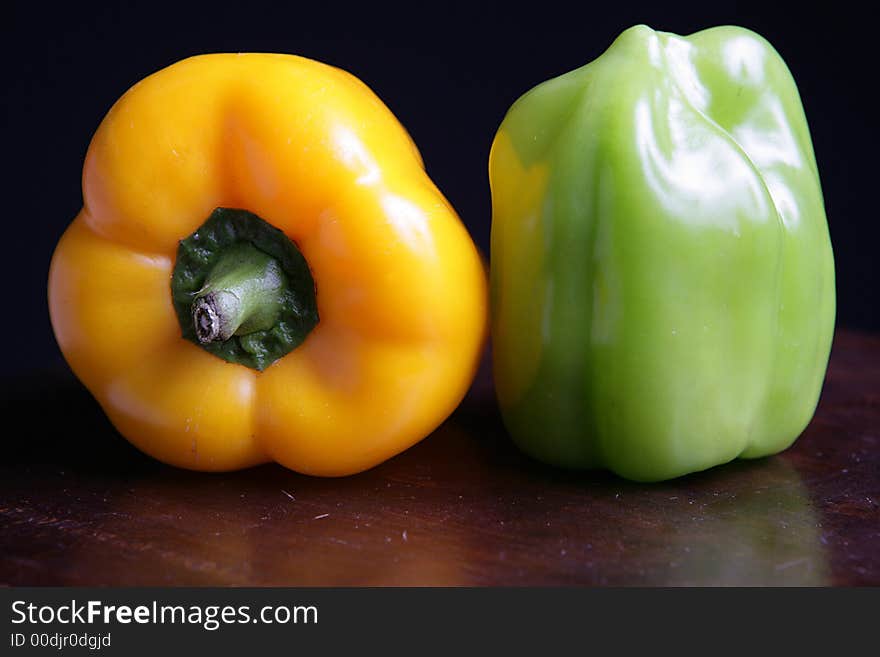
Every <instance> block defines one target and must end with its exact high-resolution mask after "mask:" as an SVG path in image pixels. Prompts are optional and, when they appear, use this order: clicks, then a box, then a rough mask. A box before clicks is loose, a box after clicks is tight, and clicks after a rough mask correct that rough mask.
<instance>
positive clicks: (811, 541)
mask: <svg viewBox="0 0 880 657" xmlns="http://www.w3.org/2000/svg"><path fill="white" fill-rule="evenodd" d="M878 380H880V338H878V337H875V336H867V335H862V334H857V333H848V332H839V333H838V335H837V338H836V341H835V344H834V348H833V350H832V356H831V365H830V368H829V373H828V378H827V380H826V383H825V388H824V391H823V396H822V399H821V401H820V404H819V408H818V410H817V413H816V416H815V418H814V419H813V421H812V423H811V424H810V426H809V427H808V428H807V430H806V432H805V433H804V435H803V436H802V437H801V438H800V439H799V440H798V441H797V442H796V443H795V445H794V446H793V447H792V448H791V449H789V450H787V451H785V452H783V453H782V454H780V455H777V456H773V457H769V458H766V459H762V460H758V461H752V462H737V463H732V464H728V465H725V466H720V467H717V468H713V469H711V470H709V471H706V472H704V473H700V474H696V475H691V476H688V477H684V478H681V479H677V480H673V481H669V482H664V483H660V484H652V485H642V484H635V483H631V482H626V481H624V480H622V479H619V478H616V477H614V476H612V475H609V474H603V473H597V472H586V473H574V472H566V471H561V470H558V469H553V468H549V467H546V466H543V465H541V464H539V463H537V462H535V461H532V460H530V459H529V458H527V457H525V456H523V455H522V454H521V453H520V452H519V451H518V450H517V449H516V448H515V447H514V446H513V445H512V443H511V442H510V439H509V437H508V436H507V434H506V433H505V432H504V430H503V428H502V425H501V423H500V420H499V418H498V415H497V410H496V407H495V405H494V402H493V399H492V390H491V384H490V382H489V380H488V377H487V376H486V373H485V372H484V373H483V374H482V375H481V377H480V378H479V379H478V380H477V382H476V384H475V386H474V388H473V389H472V391H471V393H470V395H469V397H468V398H467V399H466V401H465V403H464V404H463V405H462V407H461V408H460V409H459V410H458V411H457V412H456V413H455V414H453V416H452V417H451V418H450V419H449V420H448V421H447V422H446V423H445V424H443V425H442V426H441V427H440V428H439V429H438V430H437V431H436V432H435V433H434V434H433V435H431V436H430V437H429V438H427V439H426V440H425V441H423V442H422V443H420V444H419V445H417V446H416V447H414V448H412V449H410V450H409V451H407V452H405V453H403V454H402V455H400V456H398V457H395V458H394V459H392V460H390V461H388V462H386V463H384V464H382V465H380V466H378V467H376V468H373V469H372V470H369V471H367V472H364V473H361V474H359V475H355V476H352V477H347V478H343V479H320V478H313V477H307V476H304V475H299V474H296V473H294V472H290V471H287V470H284V469H283V468H282V467H280V466H277V465H266V466H260V467H257V468H252V469H250V470H244V471H241V472H237V473H232V474H229V473H227V474H222V475H216V474H205V473H196V472H188V471H183V470H178V469H174V468H171V467H168V466H164V465H162V464H159V463H157V462H155V461H153V460H151V459H149V458H148V457H146V456H143V455H142V454H140V453H139V452H137V451H136V450H135V449H134V448H132V447H130V446H129V445H128V444H127V443H126V442H125V441H124V440H121V439H120V437H119V436H118V435H117V434H116V433H115V432H114V431H113V430H112V428H111V427H110V426H109V424H108V423H107V422H106V419H105V418H104V416H103V415H102V413H101V411H100V409H99V408H98V406H97V404H96V403H95V402H94V401H93V400H92V399H91V397H90V396H89V395H88V393H87V392H86V391H85V390H84V389H83V388H82V387H81V386H80V385H79V384H78V383H77V382H76V381H75V380H74V379H73V377H72V375H70V374H69V373H67V371H66V370H59V371H58V372H55V373H53V374H51V375H48V374H40V375H34V377H33V378H32V380H29V381H24V380H17V381H16V382H14V383H9V382H7V383H4V386H3V387H4V390H3V395H2V398H3V400H4V401H3V404H4V409H3V410H4V413H5V415H6V416H7V417H9V418H11V419H12V421H11V422H10V423H9V425H8V426H10V427H15V430H14V431H9V432H8V433H7V442H8V443H10V446H9V448H8V449H7V451H6V456H5V458H4V463H3V465H2V474H0V491H2V492H0V518H2V521H0V526H2V527H3V531H2V532H0V553H2V554H3V555H4V558H3V560H2V561H0V581H2V582H3V583H5V584H11V585H28V584H30V585H96V584H106V585H317V586H324V585H326V586H330V585H353V586H361V585H364V586H366V585H372V586H384V585H391V586H396V585H449V586H457V585H477V586H482V585H527V586H528V585H606V584H607V585H823V584H834V585H863V584H880V550H878V549H877V548H878V546H880V450H878V440H880V437H878V435H877V432H876V428H877V427H878V426H880V404H878V398H877V389H876V382H877V381H878ZM50 406H51V407H52V408H53V409H54V410H53V412H52V413H47V412H46V410H45V409H46V408H48V407H50ZM71 417H76V418H77V423H76V429H73V430H72V429H71V423H70V418H71Z"/></svg>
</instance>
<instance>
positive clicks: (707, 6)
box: [0, 0, 880, 374]
mask: <svg viewBox="0 0 880 657" xmlns="http://www.w3.org/2000/svg"><path fill="white" fill-rule="evenodd" d="M636 23H646V24H648V25H650V26H651V27H654V28H655V29H662V30H667V31H672V32H677V33H680V34H687V33H691V32H694V31H696V30H699V29H702V28H706V27H711V26H713V25H719V24H737V25H742V26H745V27H749V28H751V29H753V30H755V31H757V32H759V33H761V34H762V35H763V36H765V37H766V38H767V39H769V40H770V42H771V43H773V44H774V46H775V47H776V49H777V50H778V51H779V52H780V54H781V55H782V56H783V58H784V59H785V60H786V62H787V63H788V65H789V67H790V69H791V70H792V73H793V75H794V77H795V80H796V81H797V83H798V86H799V89H800V92H801V96H802V100H803V103H804V106H805V109H806V113H807V117H808V120H809V122H810V127H811V131H812V135H813V141H814V146H815V150H816V156H817V160H818V163H819V171H820V175H821V178H822V184H823V189H824V193H825V201H826V209H827V213H828V219H829V225H830V228H831V236H832V242H833V245H834V250H835V259H836V267H837V290H838V325H840V326H845V327H850V328H860V329H867V330H877V329H878V328H880V311H878V309H877V303H876V301H877V293H876V287H877V284H878V271H877V260H878V258H877V256H876V251H877V245H876V243H875V241H876V237H877V234H878V229H877V221H878V219H877V217H876V211H875V209H874V208H875V203H876V200H875V199H876V194H877V187H878V185H880V183H878V181H877V173H876V164H875V163H876V149H877V147H878V144H877V140H876V137H875V130H874V124H875V123H876V121H877V120H878V118H877V116H876V112H875V111H874V105H873V103H872V101H873V95H874V87H875V86H876V79H877V62H878V57H877V49H878V47H880V38H878V36H877V35H876V34H875V33H874V28H873V27H872V24H871V22H870V21H869V20H868V17H867V16H866V15H864V14H862V13H861V12H860V11H859V10H856V9H855V8H854V7H850V6H847V5H846V4H844V3H841V2H835V3H820V4H817V5H815V6H812V3H806V2H805V3H797V4H794V3H793V4H792V5H789V6H785V5H779V4H775V3H770V2H764V3H751V4H744V3H736V2H701V3H678V4H676V3H673V2H668V1H665V0H664V1H663V2H657V1H654V2H644V3H626V2H596V3H589V2H579V3H554V2H548V1H535V0H531V1H528V2H509V3H494V4H489V3H484V4H478V3H475V2H474V3H467V4H453V3H423V2H411V3H406V4H399V5H398V4H385V3H376V2H364V3H358V4H352V5H348V4H345V3H339V2H325V3H314V4H313V3H300V2H290V1H287V2H285V1H279V2H272V3H265V2H257V1H247V0H240V1H239V2H229V3H223V2H219V1H217V2H210V3H187V2H176V3H166V2H159V1H156V0H154V1H152V2H107V3H100V4H98V3H94V4H89V3H83V2H69V3H68V2H63V3H62V2H59V3H57V4H56V3H43V2H38V1H34V0H32V1H31V2H13V3H11V4H10V3H9V2H4V3H3V5H2V14H0V30H2V32H0V35H2V39H0V42H2V43H0V49H2V51H3V62H4V66H3V70H4V75H3V77H2V80H0V89H2V92H0V93H2V94H3V103H2V106H3V110H2V111H3V113H4V120H3V128H4V134H3V137H4V139H3V146H4V155H5V157H4V161H5V162H4V169H5V175H4V177H3V180H4V185H3V187H4V194H3V197H4V213H3V214H4V217H3V219H4V221H3V223H2V228H0V230H2V231H3V235H4V237H5V239H4V240H3V242H2V243H3V247H4V248H3V257H2V258H0V262H2V276H3V278H2V280H3V281H4V285H3V286H2V287H0V291H2V294H3V295H4V296H5V299H4V301H3V302H2V304H0V307H2V308H3V312H2V317H3V319H2V322H0V324H2V326H3V329H2V331H3V333H2V340H3V344H4V355H3V358H2V359H0V362H2V365H0V368H2V369H4V370H6V371H7V372H9V373H11V374H18V373H21V372H23V371H24V370H28V369H41V368H46V367H53V366H56V365H58V364H60V363H61V354H60V352H59V351H58V348H57V346H56V345H55V341H54V338H53V337H52V331H51V327H50V324H49V318H48V311H47V307H46V276H47V271H48V266H49V259H50V257H51V254H52V250H53V248H54V246H55V243H56V242H57V240H58V238H59V237H60V235H61V233H62V232H63V230H64V228H65V227H66V225H67V224H68V223H69V222H70V220H71V219H72V218H73V217H74V215H75V214H76V212H77V211H78V209H79V207H80V206H81V203H82V196H81V192H80V187H79V185H80V175H81V167H82V160H83V156H84V154H85V151H86V148H87V146H88V143H89V139H90V138H91V135H92V133H93V132H94V130H95V129H96V128H97V126H98V123H99V122H100V121H101V119H102V117H103V116H104V114H105V113H106V112H107V110H108V109H109V108H110V106H111V105H112V104H113V102H114V101H115V100H116V99H117V98H118V97H119V96H120V95H121V94H122V93H123V92H125V90H126V89H127V88H128V87H130V86H131V85H132V84H134V83H135V82H137V81H138V80H139V79H141V78H142V77H144V76H146V75H148V74H149V73H152V72H153V71H156V70H158V69H160V68H162V67H164V66H167V65H169V64H171V63H173V62H175V61H177V60H179V59H182V58H184V57H187V56H189V55H194V54H199V53H206V52H222V51H231V52H236V51H274V52H287V53H295V54H299V55H304V56H307V57H311V58H314V59H318V60H321V61H324V62H327V63H330V64H333V65H336V66H339V67H341V68H344V69H346V70H348V71H350V72H351V73H353V74H355V75H356V76H358V77H359V78H361V79H362V80H363V81H364V82H365V83H367V84H368V85H369V86H370V87H372V89H373V90H374V91H375V92H376V93H377V94H378V95H379V96H380V97H381V98H382V99H383V100H384V101H385V102H386V103H387V104H388V106H389V107H390V108H391V109H392V111H393V112H394V113H395V114H396V115H397V116H398V118H399V119H400V120H401V122H402V123H403V124H404V126H405V127H406V128H407V129H408V130H409V132H410V134H411V135H412V136H413V138H414V139H415V141H416V143H417V144H418V145H419V148H420V149H421V152H422V155H423V156H424V159H425V162H426V165H427V169H428V172H429V174H430V175H431V177H432V178H433V179H434V181H435V182H436V183H437V185H438V186H439V187H440V189H441V190H443V192H444V193H445V194H446V196H447V197H448V198H449V200H450V201H451V202H452V204H453V205H454V206H455V208H456V209H457V210H458V212H459V214H460V215H461V217H462V219H463V220H464V222H465V223H466V224H467V226H468V227H469V229H470V230H471V233H472V234H473V236H474V238H475V240H476V241H477V243H478V244H479V245H480V247H481V248H482V249H483V250H484V252H488V241H489V222H490V214H491V213H490V198H489V188H488V179H487V173H486V165H487V157H488V152H489V147H490V144H491V142H492V138H493V136H494V134H495V130H496V129H497V128H498V125H499V124H500V122H501V120H502V118H503V117H504V113H505V111H506V110H507V108H508V107H509V106H510V104H511V103H512V102H513V101H514V100H515V99H516V98H517V97H518V96H520V95H521V94H522V93H524V92H525V91H527V90H528V89H530V88H531V87H532V86H534V85H535V84H537V83H539V82H541V81H543V80H545V79H547V78H549V77H552V76H556V75H559V74H561V73H563V72H566V71H568V70H570V69H573V68H575V67H577V66H580V65H582V64H584V63H586V62H588V61H590V60H592V59H594V58H595V57H597V56H598V55H600V54H601V53H602V51H603V50H604V49H605V48H606V47H607V46H608V45H609V44H610V43H611V41H612V40H613V39H614V38H615V37H616V36H617V35H618V34H619V33H620V32H621V31H622V30H623V29H625V28H626V27H629V26H630V25H633V24H636ZM869 121H870V124H869Z"/></svg>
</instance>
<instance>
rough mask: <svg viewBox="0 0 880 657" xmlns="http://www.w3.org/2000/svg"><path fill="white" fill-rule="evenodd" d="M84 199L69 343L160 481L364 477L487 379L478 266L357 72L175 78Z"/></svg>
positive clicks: (93, 176)
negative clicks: (258, 468)
mask: <svg viewBox="0 0 880 657" xmlns="http://www.w3.org/2000/svg"><path fill="white" fill-rule="evenodd" d="M83 198H84V204H83V209H82V211H81V212H80V213H79V215H78V216H77V217H76V219H75V220H74V221H73V222H72V224H71V225H70V226H69V228H68V229H67V231H66V232H65V233H64V236H63V237H62V238H61V240H60V242H59V244H58V246H57V248H56V250H55V254H54V256H53V259H52V265H51V269H50V273H49V288H48V291H49V308H50V314H51V319H52V325H53V328H54V330H55V335H56V338H57V340H58V343H59V345H60V347H61V349H62V351H63V353H64V355H65V357H66V359H67V361H68V363H69V364H70V366H71V368H72V369H73V371H74V372H75V373H76V375H77V376H78V377H79V378H80V380H81V381H82V382H83V383H84V384H85V385H86V387H88V389H89V390H90V391H91V392H92V394H93V395H94V396H95V398H96V399H97V400H98V402H99V403H100V404H101V406H102V407H103V409H104V410H105V412H106V413H107V415H108V417H109V418H110V420H111V421H112V423H113V424H114V426H115V427H116V428H117V429H118V430H119V432H120V433H122V434H123V435H124V436H125V437H126V438H127V439H128V440H129V441H131V442H132V443H133V444H134V445H135V446H136V447H138V448H139V449H141V450H142V451H144V452H146V453H148V454H150V455H152V456H154V457H155V458H157V459H159V460H161V461H163V462H166V463H169V464H173V465H176V466H180V467H185V468H191V469H196V470H214V471H221V470H234V469H239V468H244V467H248V466H251V465H255V464H258V463H262V462H267V461H271V460H274V461H277V462H279V463H281V464H282V465H284V466H286V467H288V468H291V469H293V470H297V471H299V472H303V473H308V474H315V475H327V476H334V475H346V474H351V473H355V472H358V471H361V470H364V469H367V468H369V467H371V466H373V465H376V464H378V463H380V462H382V461H383V460H385V459H387V458H389V457H391V456H393V455H395V454H397V453H399V452H401V451H402V450H404V449H406V448H407V447H409V446H411V445H412V444H414V443H416V442H417V441H419V440H420V439H422V438H423V437H425V436H426V435H428V434H429V433H430V432H431V431H432V430H433V429H434V428H436V427H437V426H438V425H439V424H440V423H441V422H442V421H443V420H444V419H445V418H446V417H447V416H448V415H449V414H450V413H451V412H452V411H453V409H454V408H455V407H456V406H457V404H458V403H459V402H460V401H461V399H462V397H463V396H464V394H465V392H466V390H467V388H468V386H469V384H470V382H471V380H472V378H473V375H474V372H475V370H476V366H477V363H478V360H479V355H480V351H481V348H482V345H483V341H484V336H485V329H486V323H487V322H486V320H487V318H486V312H487V311H486V307H487V298H486V296H487V288H486V275H485V268H484V264H483V262H482V259H481V257H480V255H479V253H478V251H477V249H476V248H475V246H474V244H473V242H472V240H471V239H470V236H469V235H468V233H467V231H466V229H465V228H464V226H463V225H462V223H461V222H460V220H459V218H458V216H457V215H456V213H455V211H454V210H453V209H452V207H451V206H450V205H449V203H448V202H447V201H446V199H445V198H444V197H443V195H442V194H441V193H440V192H439V191H438V190H437V188H436V187H435V186H434V184H433V183H432V182H431V180H430V179H429V178H428V176H427V174H426V173H425V171H424V167H423V165H422V161H421V157H420V155H419V153H418V150H417V149H416V147H415V145H414V144H413V142H412V141H411V139H410V138H409V135H408V134H407V133H406V131H405V130H404V129H403V128H402V127H401V125H400V124H399V123H398V121H397V120H396V119H395V117H394V116H393V114H392V113H391V112H390V111H389V110H388V108H387V107H386V106H385V105H384V104H383V103H382V102H381V101H380V100H379V99H378V98H377V97H376V96H375V95H374V94H373V93H372V92H371V91H370V90H369V89H368V88H367V87H366V86H365V85H364V84H363V83H362V82H360V81H359V80H357V79H356V78H355V77H353V76H352V75H350V74H348V73H346V72H344V71H341V70H339V69H336V68H333V67H330V66H327V65H324V64H321V63H318V62H315V61H312V60H309V59H305V58H301V57H295V56H292V55H270V54H241V55H234V54H216V55H203V56H198V57H193V58H190V59H186V60H183V61H181V62H178V63H177V64H174V65H172V66H170V67H168V68H166V69H164V70H162V71H159V72H158V73H155V74H153V75H151V76H149V77H148V78H146V79H144V80H142V81H141V82H140V83H138V84H136V85H135V86H134V87H132V88H131V89H130V90H129V91H128V92H127V93H126V94H125V95H123V96H122V98H121V99H120V100H119V101H118V102H117V103H116V104H115V105H114V106H113V108H112V109H111V110H110V112H109V113H108V114H107V116H106V117H105V118H104V120H103V122H102V123H101V125H100V127H99V128H98V130H97V132H96V134H95V135H94V137H93V139H92V142H91V144H90V146H89V149H88V153H87V155H86V159H85V165H84V170H83ZM224 209H227V210H224ZM245 211H246V212H245ZM212 222H213V223H212ZM224 222H225V223H224ZM248 222H250V223H248ZM276 229H277V230H276ZM212 231H213V232H212ZM248 231H251V232H248ZM253 231H256V232H253ZM252 235H261V236H262V237H260V238H259V239H258V238H257V237H254V238H253V240H250V237H248V236H252ZM261 239H262V240H263V241H262V242H261V241H260V240H261ZM218 240H219V241H218ZM224 240H225V242H224ZM249 240H250V241H249ZM267 244H268V245H269V246H268V247H267V246H266V245H267ZM264 247H265V248H264ZM236 249H238V250H236ZM273 249H274V250H273ZM254 254H256V256H255V255H254ZM279 254H281V255H279ZM291 254H292V255H291ZM254 257H256V258H257V260H256V261H254V260H253V258H254ZM260 258H262V259H260ZM285 258H286V259H285ZM297 259H298V260H297ZM245 261H247V262H248V263H250V264H249V265H248V266H249V267H250V269H247V268H245V269H246V271H245V272H244V274H242V275H241V276H244V278H242V277H241V276H239V279H236V280H237V282H234V283H229V282H228V280H227V279H228V278H229V275H228V274H229V272H230V271H232V270H235V268H236V267H238V266H239V265H241V263H242V262H245ZM184 262H185V263H188V264H186V265H185V266H184V265H183V264H181V263H184ZM254 262H256V264H254ZM290 263H293V265H291V267H292V269H291V268H289V267H288V265H289V264H290ZM297 263H299V265H297ZM303 263H307V266H304V267H303V269H301V270H297V269H296V267H298V266H300V265H303ZM186 267H190V269H186ZM236 271H238V272H239V274H241V271H243V270H240V268H239V270H236ZM193 272H195V273H193ZM224 276H225V278H224ZM187 277H188V278H187ZM233 278H234V277H233ZM172 279H174V283H175V285H177V287H175V290H174V293H173V294H172ZM236 285H237V286H238V287H236ZM224 286H226V287H224ZM206 290H207V291H206ZM242 290H244V292H242ZM212 294H213V295H214V296H212ZM248 295H250V296H248ZM273 295H275V296H274V297H273ZM245 297H247V298H248V299H250V300H249V301H247V303H245V302H244V301H242V299H244V298H245ZM270 297H272V298H274V299H275V301H273V302H271V303H270V302H269V301H267V299H270ZM224 299H225V300H228V301H229V303H232V304H233V305H234V308H232V310H229V309H228V308H227V307H226V306H224V305H223V303H225V302H224V301H223V300H224ZM190 302H192V305H191V306H190V305H189V304H190ZM273 303H274V305H272V304H273ZM315 303H316V306H315ZM235 304H239V305H235ZM309 304H312V305H311V306H310V305H309ZM230 307H231V306H230ZM190 308H191V313H190ZM227 310H229V313H228V315H229V317H232V316H233V315H235V321H232V319H228V317H227V316H226V315H224V313H225V312H227ZM236 313H237V315H236ZM285 313H286V314H285ZM218 317H219V319H218ZM224 322H227V324H224ZM284 322H287V323H286V324H285V323H284ZM218 327H219V328H218ZM279 327H281V328H279ZM291 327H292V328H291ZM279 336H280V337H279ZM291 336H292V337H291ZM285 340H287V342H284V341H285ZM281 343H284V344H283V345H282V347H281V352H283V353H281V355H279V352H278V349H276V347H278V345H279V344H281ZM267 345H268V346H267ZM284 345H286V346H284ZM273 349H275V351H273ZM276 356H277V357H276Z"/></svg>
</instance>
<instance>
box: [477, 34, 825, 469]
mask: <svg viewBox="0 0 880 657" xmlns="http://www.w3.org/2000/svg"><path fill="white" fill-rule="evenodd" d="M489 173H490V182H491V188H492V201H493V223H492V258H491V284H492V312H493V317H492V336H493V355H494V370H495V380H496V388H497V394H498V398H499V402H500V405H501V408H502V412H503V416H504V419H505V422H506V424H507V427H508V429H509V431H510V433H511V434H512V436H513V438H514V439H515V441H516V442H517V443H518V444H519V445H520V446H521V448H522V449H523V450H525V451H526V452H528V453H529V454H531V455H533V456H535V457H537V458H538V459H541V460H544V461H547V462H549V463H553V464H558V465H561V466H566V467H571V468H607V469H610V470H612V471H614V472H616V473H618V474H619V475H622V476H624V477H627V478H630V479H634V480H639V481H657V480H664V479H669V478H672V477H676V476H679V475H684V474H686V473H689V472H694V471H698V470H703V469H706V468H709V467H712V466H715V465H718V464H721V463H725V462H727V461H730V460H732V459H735V458H737V457H743V458H753V457H760V456H764V455H767V454H773V453H776V452H779V451H781V450H783V449H785V448H786V447H788V446H789V445H790V444H791V443H792V442H793V441H794V440H795V439H796V438H797V437H798V435H799V434H800V433H801V432H802V431H803V429H804V428H805V426H806V425H807V423H808V422H809V421H810V419H811V417H812V414H813V412H814V410H815V407H816V404H817V401H818V396H819V393H820V390H821V386H822V382H823V380H824V374H825V369H826V366H827V362H828V356H829V351H830V346H831V339H832V333H833V327H834V315H835V289H834V264H833V257H832V250H831V244H830V240H829V234H828V226H827V221H826V217H825V211H824V204H823V198H822V192H821V188H820V182H819V174H818V169H817V166H816V161H815V158H814V154H813V148H812V144H811V140H810V134H809V131H808V127H807V122H806V119H805V117H804V112H803V109H802V106H801V102H800V98H799V95H798V91H797V88H796V86H795V83H794V81H793V79H792V76H791V74H790V72H789V70H788V69H787V67H786V65H785V63H784V62H783V60H782V59H781V58H780V56H779V55H778V54H777V53H776V51H775V50H774V49H773V48H772V47H771V45H770V44H769V43H767V42H766V41H765V40H764V39H763V38H761V37H760V36H758V35H756V34H754V33H752V32H750V31H748V30H745V29H742V28H737V27H719V28H713V29H709V30H705V31H702V32H699V33H697V34H694V35H692V36H689V37H686V38H682V37H679V36H676V35H674V34H669V33H663V32H655V31H653V30H651V29H650V28H648V27H645V26H636V27H633V28H630V29H629V30H627V31H625V32H624V33H623V34H622V35H621V36H620V37H619V38H618V39H617V40H616V41H615V42H614V43H613V44H612V46H611V47H610V48H609V49H608V50H607V51H606V52H605V53H604V54H603V55H602V56H601V57H599V58H598V59H597V60H595V61H594V62H592V63H590V64H588V65H586V66H584V67H582V68H580V69H577V70H575V71H572V72H570V73H568V74H565V75H562V76H561V77H558V78H555V79H553V80H550V81H548V82H545V83H544V84H541V85H539V86H538V87H536V88H535V89H532V90H531V91H530V92H528V93H527V94H525V95H524V96H523V97H522V98H520V99H519V100H518V101H517V102H516V103H515V104H514V105H513V107H512V108H511V109H510V111H509V113H508V114H507V116H506V118H505V119H504V122H503V124H502V125H501V127H500V129H499V131H498V134H497V136H496V138H495V141H494V144H493V147H492V152H491V157H490V165H489Z"/></svg>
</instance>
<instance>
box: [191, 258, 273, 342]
mask: <svg viewBox="0 0 880 657" xmlns="http://www.w3.org/2000/svg"><path fill="white" fill-rule="evenodd" d="M287 290H288V283H287V276H285V274H284V271H283V270H282V268H281V265H280V264H279V263H278V261H277V260H275V258H273V257H271V256H270V255H268V254H266V253H264V252H263V251H261V250H260V249H258V248H256V247H255V246H254V245H253V244H251V243H250V242H236V243H235V244H232V245H230V246H229V247H227V248H226V249H224V250H223V252H222V253H221V254H220V256H219V258H218V260H217V262H216V263H215V264H214V266H213V268H212V269H211V271H210V273H209V274H208V277H207V279H206V280H205V284H204V285H203V286H202V288H201V289H200V290H199V291H198V292H197V293H196V295H195V298H194V299H193V303H192V306H191V312H192V320H193V328H194V329H195V333H196V337H197V338H198V339H199V342H201V343H202V344H207V343H209V342H224V341H226V340H228V339H229V338H231V337H232V336H233V335H247V334H248V333H253V332H255V331H263V330H266V329H269V328H272V326H274V325H275V323H276V322H277V321H278V317H279V314H280V312H281V308H282V303H283V298H284V295H285V293H286V292H287Z"/></svg>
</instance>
